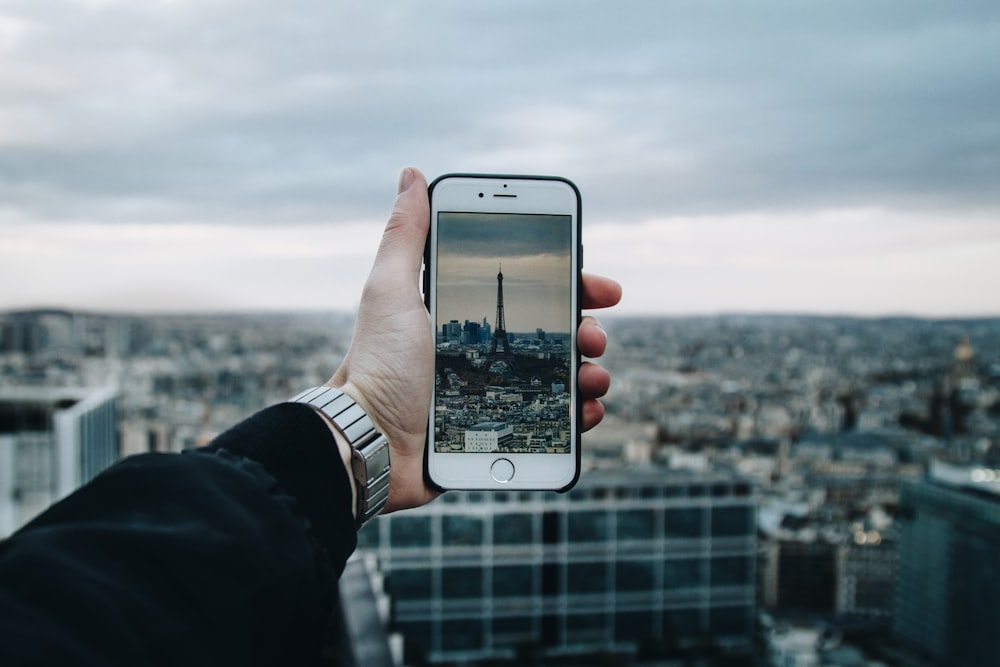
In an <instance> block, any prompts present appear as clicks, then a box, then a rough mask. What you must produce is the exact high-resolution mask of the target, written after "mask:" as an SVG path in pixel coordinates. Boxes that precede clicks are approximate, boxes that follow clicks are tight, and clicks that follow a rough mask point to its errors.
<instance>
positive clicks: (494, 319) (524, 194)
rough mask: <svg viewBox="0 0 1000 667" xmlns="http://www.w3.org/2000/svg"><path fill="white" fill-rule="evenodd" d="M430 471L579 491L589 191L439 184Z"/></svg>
mask: <svg viewBox="0 0 1000 667" xmlns="http://www.w3.org/2000/svg"><path fill="white" fill-rule="evenodd" d="M430 201H431V227H430V233H429V234H428V241H427V250H426V256H425V265H426V266H425V272H424V296H425V300H426V303H427V308H428V310H429V312H430V316H431V317H430V319H431V322H432V327H433V336H434V350H435V353H434V357H435V362H434V363H435V369H434V391H433V398H432V401H431V410H430V416H429V419H428V438H427V448H426V455H425V467H424V470H425V473H426V477H427V481H428V483H429V484H431V485H433V486H435V487H437V488H439V489H484V490H490V489H493V490H500V489H524V490H554V491H567V490H569V489H570V488H571V487H572V486H573V485H574V484H575V483H576V480H577V478H578V476H579V474H580V405H579V393H578V391H577V371H578V369H579V366H580V357H579V354H578V352H577V345H576V333H577V327H578V325H579V323H580V290H581V287H580V270H581V262H582V245H581V241H580V213H581V200H580V193H579V190H577V188H576V186H575V185H574V184H573V183H572V182H570V181H568V180H566V179H564V178H556V177H546V176H499V175H481V174H448V175H445V176H441V177H440V178H437V179H436V180H435V181H434V182H433V183H431V185H430Z"/></svg>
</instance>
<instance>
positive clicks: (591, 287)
mask: <svg viewBox="0 0 1000 667" xmlns="http://www.w3.org/2000/svg"><path fill="white" fill-rule="evenodd" d="M621 298H622V286H621V285H619V284H618V282H617V281H615V280H612V279H611V278H605V277H604V276H598V275H595V274H593V273H584V274H583V298H582V299H581V303H582V304H583V308H585V309H587V308H610V307H611V306H614V305H615V304H617V303H618V302H619V301H621Z"/></svg>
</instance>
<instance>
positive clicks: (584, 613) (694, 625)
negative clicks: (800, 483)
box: [359, 470, 756, 662]
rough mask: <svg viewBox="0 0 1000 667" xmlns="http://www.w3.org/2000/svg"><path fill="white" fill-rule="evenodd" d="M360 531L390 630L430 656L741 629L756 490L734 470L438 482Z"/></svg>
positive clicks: (722, 635) (597, 646) (745, 619)
mask: <svg viewBox="0 0 1000 667" xmlns="http://www.w3.org/2000/svg"><path fill="white" fill-rule="evenodd" d="M359 540H360V545H359V546H360V548H361V549H362V550H369V551H370V552H374V553H375V554H377V556H378V559H379V562H380V566H381V569H382V571H383V573H384V574H385V582H386V583H385V585H386V592H387V593H388V594H389V596H390V598H391V599H392V611H391V623H392V629H393V630H395V631H397V632H400V633H402V634H403V635H404V637H405V642H406V644H407V649H408V652H409V653H410V655H411V656H419V657H421V658H426V659H427V660H429V661H432V662H442V661H467V660H477V659H486V658H512V657H516V656H517V655H518V654H519V651H531V652H534V653H536V654H537V653H542V654H552V655H558V654H574V653H591V652H601V651H622V652H635V651H637V650H638V649H639V648H640V647H649V646H654V647H661V648H665V649H683V648H685V647H692V646H705V645H706V644H712V645H713V646H714V647H715V648H717V649H719V650H726V649H727V648H728V649H741V648H745V647H749V645H750V642H751V637H752V633H753V623H754V617H755V606H754V605H755V602H754V600H755V586H754V582H755V576H756V573H755V569H756V496H755V491H754V489H753V487H752V486H751V484H750V483H748V482H746V481H745V480H742V479H740V478H736V477H732V476H726V475H720V474H715V473H709V474H698V475H694V474H691V473H682V472H671V471H666V470H645V471H643V472H633V471H629V472H599V471H592V472H588V473H587V474H585V475H584V476H583V478H582V479H581V481H580V483H579V484H578V485H577V487H576V488H575V489H574V490H573V491H571V492H570V493H568V494H563V495H560V494H554V493H530V492H490V493H487V492H482V493H477V492H449V493H446V494H445V495H444V496H443V497H442V498H440V499H439V500H437V501H435V502H433V503H431V504H429V505H427V506H425V507H422V508H419V509H417V510H412V511H407V512H402V513H397V514H393V515H389V516H387V517H382V518H381V519H379V520H377V521H374V522H372V523H371V524H369V525H368V526H366V527H365V528H364V529H363V530H362V531H361V533H360V534H359Z"/></svg>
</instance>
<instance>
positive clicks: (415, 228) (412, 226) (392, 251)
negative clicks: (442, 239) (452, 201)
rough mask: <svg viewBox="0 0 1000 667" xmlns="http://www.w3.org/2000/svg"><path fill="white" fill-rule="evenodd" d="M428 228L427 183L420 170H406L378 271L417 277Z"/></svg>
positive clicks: (381, 246)
mask: <svg viewBox="0 0 1000 667" xmlns="http://www.w3.org/2000/svg"><path fill="white" fill-rule="evenodd" d="M429 227H430V204H429V203H428V199H427V179H425V178H424V175H423V174H422V173H420V170H419V169H415V168H413V167H407V168H406V169H403V171H402V172H401V173H400V174H399V185H398V187H397V195H396V202H395V204H393V207H392V213H390V214H389V221H388V223H386V226H385V231H384V232H383V233H382V242H381V243H380V244H379V248H378V253H377V255H376V256H375V267H374V268H375V270H376V271H379V272H381V271H382V270H384V271H386V272H387V273H389V274H394V275H397V276H398V275H400V274H410V275H414V276H418V275H419V273H420V266H421V263H422V262H423V257H424V244H425V242H426V240H427V230H428V229H429Z"/></svg>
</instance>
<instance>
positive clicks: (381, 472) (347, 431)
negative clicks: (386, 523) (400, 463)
mask: <svg viewBox="0 0 1000 667" xmlns="http://www.w3.org/2000/svg"><path fill="white" fill-rule="evenodd" d="M290 402H292V403H306V404H308V405H311V406H312V407H314V408H316V409H317V410H319V411H320V412H322V413H323V414H324V415H326V416H327V417H328V418H329V419H330V421H331V422H333V425H334V427H336V429H337V430H338V431H340V433H341V434H342V435H343V436H344V438H346V439H347V442H348V444H350V446H351V450H352V453H351V469H352V472H353V474H354V482H355V485H356V487H357V491H358V505H357V511H356V512H355V514H356V521H357V526H358V528H360V527H361V526H362V525H364V523H365V522H366V521H368V520H369V519H370V518H372V517H373V516H375V515H377V514H378V513H379V512H381V511H382V508H383V507H385V503H386V501H387V500H388V499H389V441H388V440H386V438H385V436H384V435H382V434H381V433H379V432H378V431H376V430H375V425H374V424H373V423H372V420H371V419H370V418H369V417H368V415H367V414H365V411H364V410H363V409H362V408H361V406H360V405H358V404H357V403H356V402H355V401H354V399H352V398H351V397H350V396H348V395H347V394H345V393H344V392H342V391H340V390H339V389H334V388H333V387H313V388H312V389H306V390H305V391H303V392H302V393H301V394H299V395H297V396H295V397H294V398H292V399H290Z"/></svg>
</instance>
